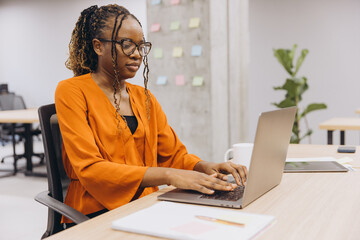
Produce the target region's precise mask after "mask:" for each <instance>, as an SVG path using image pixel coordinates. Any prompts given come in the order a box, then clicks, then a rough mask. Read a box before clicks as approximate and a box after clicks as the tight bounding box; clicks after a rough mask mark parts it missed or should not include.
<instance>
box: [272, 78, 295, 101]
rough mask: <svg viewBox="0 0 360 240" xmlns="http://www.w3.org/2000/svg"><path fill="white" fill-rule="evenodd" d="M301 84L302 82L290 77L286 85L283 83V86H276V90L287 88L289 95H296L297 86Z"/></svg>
mask: <svg viewBox="0 0 360 240" xmlns="http://www.w3.org/2000/svg"><path fill="white" fill-rule="evenodd" d="M299 86H300V84H299V83H298V82H296V81H295V80H294V79H292V78H288V79H286V81H285V83H284V85H282V86H281V87H276V88H274V89H275V90H286V91H287V95H288V96H290V97H295V96H296V92H297V88H298V87H299Z"/></svg>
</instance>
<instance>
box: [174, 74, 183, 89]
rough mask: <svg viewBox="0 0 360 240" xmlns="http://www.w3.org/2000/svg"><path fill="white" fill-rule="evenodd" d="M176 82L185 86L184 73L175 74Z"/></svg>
mask: <svg viewBox="0 0 360 240" xmlns="http://www.w3.org/2000/svg"><path fill="white" fill-rule="evenodd" d="M175 84H176V85H177V86H183V85H185V77H184V75H183V74H179V75H176V76H175Z"/></svg>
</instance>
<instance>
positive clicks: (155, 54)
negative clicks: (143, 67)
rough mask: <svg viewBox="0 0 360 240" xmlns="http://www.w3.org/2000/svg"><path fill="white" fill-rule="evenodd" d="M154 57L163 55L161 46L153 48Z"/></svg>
mask: <svg viewBox="0 0 360 240" xmlns="http://www.w3.org/2000/svg"><path fill="white" fill-rule="evenodd" d="M154 57H155V58H162V57H163V50H162V48H154Z"/></svg>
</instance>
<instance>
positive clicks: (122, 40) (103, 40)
mask: <svg viewBox="0 0 360 240" xmlns="http://www.w3.org/2000/svg"><path fill="white" fill-rule="evenodd" d="M96 39H97V40H99V41H100V42H114V43H117V44H119V45H120V46H121V50H122V51H123V53H124V54H125V55H126V56H130V55H131V54H133V53H134V52H135V49H137V50H138V51H139V54H140V55H141V56H142V57H145V56H147V55H149V53H150V50H151V47H152V44H151V42H143V43H140V44H137V43H136V42H134V41H133V40H132V39H130V38H123V39H121V40H120V41H117V40H111V39H104V38H96ZM125 41H129V42H131V43H133V44H135V46H136V47H135V48H134V49H133V50H132V51H131V52H130V53H129V54H127V53H125V51H124V48H123V42H125ZM143 44H149V46H150V47H149V51H148V53H147V54H146V55H145V56H143V55H142V52H141V51H140V49H139V47H140V45H143Z"/></svg>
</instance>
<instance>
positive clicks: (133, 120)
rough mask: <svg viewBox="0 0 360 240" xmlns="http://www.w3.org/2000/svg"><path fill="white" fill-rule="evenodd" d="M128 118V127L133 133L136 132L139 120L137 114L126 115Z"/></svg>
mask: <svg viewBox="0 0 360 240" xmlns="http://www.w3.org/2000/svg"><path fill="white" fill-rule="evenodd" d="M124 117H125V119H126V123H127V125H128V127H129V128H130V131H131V134H134V132H135V131H136V129H137V126H138V121H137V119H136V117H135V116H124Z"/></svg>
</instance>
